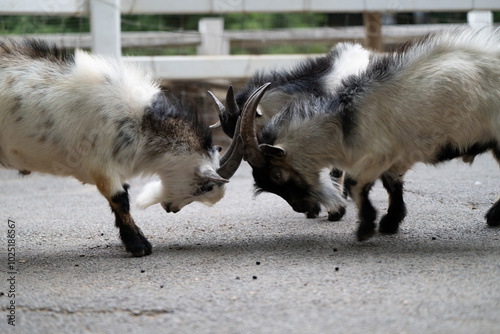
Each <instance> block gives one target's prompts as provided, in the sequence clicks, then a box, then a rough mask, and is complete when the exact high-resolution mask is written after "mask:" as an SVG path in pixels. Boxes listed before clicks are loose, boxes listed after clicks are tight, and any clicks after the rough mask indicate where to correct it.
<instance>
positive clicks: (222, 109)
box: [208, 91, 226, 129]
mask: <svg viewBox="0 0 500 334" xmlns="http://www.w3.org/2000/svg"><path fill="white" fill-rule="evenodd" d="M208 94H210V96H211V97H212V100H214V102H215V104H216V105H217V113H218V114H219V119H221V118H222V115H223V114H224V113H225V112H226V107H224V104H222V102H221V101H219V99H218V98H217V97H216V96H215V95H214V93H212V92H211V91H208ZM220 125H221V122H220V120H219V121H217V123H215V124H212V125H210V126H209V128H210V129H214V128H218V127H219V126H220Z"/></svg>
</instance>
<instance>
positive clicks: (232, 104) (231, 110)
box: [226, 86, 240, 138]
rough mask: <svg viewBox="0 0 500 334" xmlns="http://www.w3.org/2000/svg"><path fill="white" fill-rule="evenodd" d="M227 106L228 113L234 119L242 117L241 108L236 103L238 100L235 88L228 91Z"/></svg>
mask: <svg viewBox="0 0 500 334" xmlns="http://www.w3.org/2000/svg"><path fill="white" fill-rule="evenodd" d="M226 106H227V113H228V114H229V115H231V116H232V117H238V116H239V115H240V108H238V103H236V99H235V98H234V90H233V86H229V88H228V89H227V94H226ZM233 138H234V137H233Z"/></svg>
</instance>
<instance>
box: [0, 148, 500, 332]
mask: <svg viewBox="0 0 500 334" xmlns="http://www.w3.org/2000/svg"><path fill="white" fill-rule="evenodd" d="M144 183H145V181H144V180H141V179H137V180H132V182H131V185H132V188H131V196H132V200H133V199H134V198H135V196H137V194H138V193H139V191H140V188H141V186H142V185H143V184H144ZM0 189H1V193H0V203H1V204H0V205H1V208H2V209H1V211H0V220H1V222H2V225H1V228H0V233H1V234H0V235H1V237H0V240H3V243H2V244H3V246H1V248H0V254H1V255H0V262H1V264H2V276H1V281H0V292H3V295H2V296H0V308H1V309H0V314H1V315H2V316H1V317H0V331H1V332H2V333H5V332H6V331H5V330H8V331H7V332H8V333H10V332H12V333H14V332H15V333H49V332H53V333H141V332H142V333H499V332H500V229H499V228H490V227H488V226H487V225H486V222H485V220H484V218H483V216H484V214H485V212H486V211H487V209H488V208H489V207H490V206H491V204H492V203H493V202H494V201H495V199H496V198H497V195H498V193H500V170H499V168H498V166H497V164H496V163H495V162H494V161H493V159H492V158H490V157H489V155H484V156H481V157H478V158H477V159H476V162H475V163H474V164H473V165H472V166H471V167H469V166H468V165H465V164H463V163H460V162H455V161H452V162H450V163H447V164H444V165H442V166H440V167H438V168H436V167H427V166H423V165H418V166H417V167H416V168H415V169H414V170H413V171H411V172H410V173H408V176H407V178H406V192H405V200H406V202H407V204H408V216H407V218H406V219H405V221H404V223H403V224H402V226H401V229H400V233H399V234H397V235H395V236H383V235H376V236H375V237H374V238H372V239H370V240H369V241H366V242H363V243H359V242H357V241H356V238H355V230H356V227H357V225H356V212H355V208H354V205H353V204H352V202H350V203H349V206H348V212H347V214H346V216H345V217H344V218H343V219H342V221H340V222H328V221H327V219H326V213H324V212H323V213H322V214H321V217H320V218H317V219H306V218H305V216H304V215H303V214H299V213H295V212H293V211H292V210H291V208H290V207H289V206H288V204H287V203H286V202H284V201H283V200H282V199H280V198H279V197H277V196H275V195H271V194H263V195H260V196H258V197H256V198H255V199H254V198H253V189H252V179H251V175H250V168H249V167H248V165H246V164H244V165H242V167H241V168H240V170H239V171H238V172H237V173H236V175H235V176H234V177H233V179H232V180H231V182H230V183H229V184H228V188H227V192H226V196H225V198H224V199H223V200H221V201H220V202H219V203H218V204H216V205H215V206H213V207H205V206H203V205H201V204H194V205H190V206H189V207H186V208H184V209H183V210H181V211H180V212H179V213H177V214H166V213H165V212H164V211H163V210H162V209H161V208H160V207H159V206H154V207H150V208H148V209H147V210H145V211H141V210H138V209H136V208H134V209H133V210H132V215H133V216H134V218H135V220H136V223H137V224H138V225H139V226H140V227H141V228H142V230H143V232H144V233H145V235H146V236H147V237H148V238H149V240H150V241H151V243H152V244H153V254H152V255H151V256H147V257H144V258H133V257H131V256H130V255H129V254H127V253H125V251H124V248H123V246H122V245H121V243H120V240H119V238H118V235H117V234H118V233H117V229H116V228H115V227H114V218H113V215H112V214H111V212H110V210H109V208H108V204H107V203H106V201H105V199H104V198H102V197H101V196H100V195H99V193H98V192H97V190H96V189H95V187H93V186H82V185H81V184H79V183H78V182H77V181H75V180H73V179H62V178H55V177H52V176H45V175H39V174H36V173H34V174H32V175H30V176H28V177H20V176H18V174H17V173H16V172H15V171H5V170H1V171H0ZM371 198H372V200H373V203H374V205H375V207H376V208H377V209H378V210H379V216H380V215H381V212H382V210H383V209H384V208H386V206H387V196H386V193H385V191H384V190H383V188H382V186H381V185H380V183H378V184H377V185H376V187H375V189H374V191H373V192H372V194H371ZM9 220H10V221H11V222H14V228H9V227H8V222H9ZM11 224H12V223H11ZM12 229H14V230H15V235H10V236H9V233H8V231H9V230H12ZM9 240H14V245H15V259H14V265H13V267H12V268H9V260H12V259H9V254H8V253H9V252H8V249H7V247H8V245H9ZM11 272H12V273H14V274H10V273H11ZM12 276H14V284H13V285H14V291H15V296H14V297H13V298H10V297H9V293H8V292H9V289H11V288H12V284H11V283H12V282H11V281H9V279H10V278H11V277H12ZM12 300H14V303H15V311H14V315H15V327H13V326H10V325H8V316H9V315H10V314H11V313H12V312H11V310H9V308H12V307H11V306H10V305H12V304H11V301H12Z"/></svg>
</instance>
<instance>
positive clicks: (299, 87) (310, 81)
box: [235, 53, 336, 110]
mask: <svg viewBox="0 0 500 334" xmlns="http://www.w3.org/2000/svg"><path fill="white" fill-rule="evenodd" d="M335 56H336V55H335V54H333V53H328V54H327V55H325V56H322V57H316V58H309V59H306V60H304V61H303V62H302V63H300V64H299V65H298V66H296V67H295V68H294V69H292V70H288V69H286V70H279V71H278V70H274V71H269V72H265V73H264V72H260V73H258V74H256V75H255V76H253V77H252V78H251V79H250V80H249V81H248V82H247V84H246V85H245V87H244V88H243V89H241V90H240V91H239V92H238V93H237V94H236V96H235V99H236V103H237V104H238V106H239V107H240V110H241V109H242V108H243V105H244V104H245V102H246V101H247V100H248V98H249V97H250V95H252V93H253V92H254V91H255V90H256V89H257V88H258V87H260V86H261V85H263V84H265V83H266V82H271V86H270V87H269V91H271V90H274V89H278V90H280V91H283V92H285V93H287V94H290V95H294V94H298V93H304V94H307V95H312V96H316V97H320V96H324V95H325V94H327V92H326V91H325V90H324V85H323V82H322V78H323V77H324V76H325V75H326V74H327V73H328V72H329V71H330V69H331V67H332V64H333V59H334V57H335Z"/></svg>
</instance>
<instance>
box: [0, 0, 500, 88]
mask: <svg viewBox="0 0 500 334" xmlns="http://www.w3.org/2000/svg"><path fill="white" fill-rule="evenodd" d="M490 10H500V1H499V0H422V1H414V0H380V1H377V0H350V1H345V0H251V1H249V0H181V1H179V0H163V1H160V0H121V1H120V0H3V1H1V2H0V14H2V15H5V14H11V15H18V14H23V15H43V14H47V15H77V16H87V15H88V16H90V22H91V36H90V37H84V38H83V39H80V43H87V44H90V46H91V48H92V50H93V51H94V52H98V53H102V54H107V55H112V56H116V57H120V56H121V47H122V43H124V44H125V45H129V44H133V43H134V40H137V39H142V38H144V36H146V35H148V33H146V34H144V33H142V35H140V36H138V35H135V36H134V34H131V33H124V34H122V33H121V31H120V15H121V14H223V13H245V12H279V13H283V12H329V13H334V12H337V13H345V12H350V13H352V12H363V13H373V12H375V13H376V12H408V11H422V12H429V11H464V12H469V14H470V15H469V17H468V19H469V22H470V23H471V24H472V23H476V24H491V21H492V19H491V17H492V14H491V12H488V11H490ZM370 17H371V16H370ZM375 17H376V16H375ZM219 22H220V21H219ZM206 23H207V24H208V25H207V27H206V30H208V33H204V31H205V30H204V29H205V27H203V26H200V31H199V32H198V33H195V34H191V36H187V35H186V34H183V36H177V38H178V39H184V38H186V37H189V38H190V39H191V40H190V42H188V43H195V44H200V45H201V51H200V53H202V54H210V55H198V56H147V57H123V59H124V60H125V61H129V62H137V63H141V64H142V65H143V66H146V67H149V68H151V69H152V70H153V71H154V73H156V74H157V75H158V76H161V77H164V78H168V79H172V80H173V79H214V78H228V79H239V78H246V77H249V76H251V75H252V74H253V73H254V72H255V71H256V70H257V69H260V68H263V67H269V66H286V65H287V64H290V63H293V62H295V61H297V59H300V58H302V57H304V56H303V55H257V56H256V55H243V56H231V55H227V54H225V53H228V50H229V47H228V45H229V43H230V42H231V41H234V40H238V38H239V39H245V38H246V40H252V39H253V40H254V41H255V42H256V43H259V42H260V41H262V40H268V41H273V40H285V39H287V38H289V39H290V40H294V41H296V40H297V39H300V38H302V39H303V40H307V39H316V40H321V41H331V44H332V45H333V44H334V41H338V40H342V39H347V37H346V36H345V34H346V31H347V29H333V28H327V29H308V30H295V31H293V30H288V31H286V32H285V31H272V32H226V31H224V30H223V27H222V29H221V26H220V23H214V22H210V20H208V21H206ZM210 24H212V26H210ZM214 26H215V30H216V31H217V32H216V33H213V30H212V29H214V28H213V27H214ZM349 29H350V30H349V32H348V34H349V38H350V39H352V37H354V39H363V37H366V36H367V35H368V37H369V38H373V37H375V38H377V37H379V38H380V37H382V38H384V39H388V38H393V39H394V40H395V41H397V40H398V38H399V39H401V38H407V37H408V36H410V37H411V36H418V35H422V34H425V33H427V32H428V31H429V30H433V29H436V27H435V26H412V27H410V26H406V27H400V26H384V27H381V22H380V20H374V21H369V22H365V27H364V28H363V27H354V28H349ZM158 34H159V35H157V36H156V37H153V36H152V35H151V33H149V36H148V37H149V38H156V39H162V38H165V39H167V36H168V38H171V37H172V33H164V34H163V35H162V34H161V33H158ZM343 34H344V35H343ZM43 37H46V38H47V39H52V40H57V39H67V37H61V36H52V37H51V36H43ZM181 37H182V38H181ZM85 40H86V41H87V42H84V41H85ZM67 43H69V42H68V41H66V44H67ZM59 44H61V43H59ZM62 44H64V42H63V43H62ZM78 46H80V47H83V46H85V45H78ZM214 53H218V54H220V55H213V54H214Z"/></svg>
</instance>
